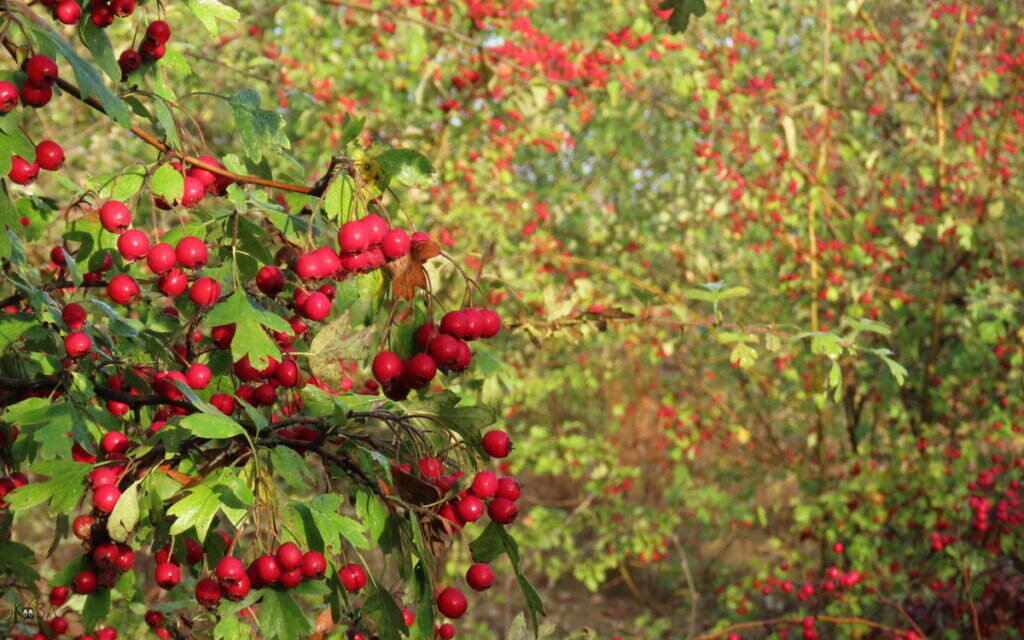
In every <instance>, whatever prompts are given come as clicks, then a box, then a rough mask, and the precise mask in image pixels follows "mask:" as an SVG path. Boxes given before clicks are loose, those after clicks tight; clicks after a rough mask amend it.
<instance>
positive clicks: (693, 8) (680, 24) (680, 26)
mask: <svg viewBox="0 0 1024 640" xmlns="http://www.w3.org/2000/svg"><path fill="white" fill-rule="evenodd" d="M669 9H672V15H670V16H669V17H668V28H669V31H671V32H672V33H682V32H683V31H686V27H687V26H689V24H690V16H691V15H694V16H697V17H698V18H699V17H700V16H702V15H704V14H705V13H707V11H708V8H707V6H706V5H705V4H704V0H662V2H661V4H659V5H658V11H668V10H669Z"/></svg>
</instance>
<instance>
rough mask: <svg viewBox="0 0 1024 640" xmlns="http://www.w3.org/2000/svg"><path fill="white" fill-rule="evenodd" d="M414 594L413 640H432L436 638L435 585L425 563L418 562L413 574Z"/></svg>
mask: <svg viewBox="0 0 1024 640" xmlns="http://www.w3.org/2000/svg"><path fill="white" fill-rule="evenodd" d="M412 594H413V597H414V598H415V600H416V619H415V622H413V627H412V629H411V631H412V633H411V634H410V635H411V637H412V638H414V639H416V638H422V639H423V640H431V639H432V638H433V637H434V611H435V608H436V607H435V605H434V585H433V582H431V580H430V572H429V571H428V570H427V567H426V565H425V564H424V563H423V561H420V562H417V563H416V566H415V567H414V568H413V572H412Z"/></svg>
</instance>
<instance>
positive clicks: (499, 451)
mask: <svg viewBox="0 0 1024 640" xmlns="http://www.w3.org/2000/svg"><path fill="white" fill-rule="evenodd" d="M483 447H484V451H486V452H487V455H489V456H492V457H494V458H505V457H508V454H510V453H512V439H511V438H509V437H508V434H507V433H505V432H504V431H502V430H500V429H493V430H491V431H488V432H487V433H485V434H484V440H483Z"/></svg>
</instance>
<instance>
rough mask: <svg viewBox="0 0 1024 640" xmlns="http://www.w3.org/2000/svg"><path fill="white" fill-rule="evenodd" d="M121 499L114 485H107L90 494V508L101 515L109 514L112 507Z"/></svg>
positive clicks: (119, 492)
mask: <svg viewBox="0 0 1024 640" xmlns="http://www.w3.org/2000/svg"><path fill="white" fill-rule="evenodd" d="M120 499H121V490H120V489H118V488H117V487H116V486H115V485H112V484H108V485H104V486H102V487H100V488H99V489H96V490H95V491H93V492H92V506H94V507H96V509H97V510H98V511H99V512H101V513H110V512H111V511H113V510H114V505H116V504H117V501H118V500H120Z"/></svg>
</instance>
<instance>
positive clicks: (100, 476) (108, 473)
mask: <svg viewBox="0 0 1024 640" xmlns="http://www.w3.org/2000/svg"><path fill="white" fill-rule="evenodd" d="M117 477H118V476H117V472H116V471H114V470H113V469H112V468H110V467H97V468H95V469H93V470H92V471H90V472H89V486H90V487H92V489H93V491H95V490H96V489H99V488H100V487H104V486H106V485H108V484H117Z"/></svg>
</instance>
